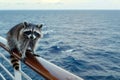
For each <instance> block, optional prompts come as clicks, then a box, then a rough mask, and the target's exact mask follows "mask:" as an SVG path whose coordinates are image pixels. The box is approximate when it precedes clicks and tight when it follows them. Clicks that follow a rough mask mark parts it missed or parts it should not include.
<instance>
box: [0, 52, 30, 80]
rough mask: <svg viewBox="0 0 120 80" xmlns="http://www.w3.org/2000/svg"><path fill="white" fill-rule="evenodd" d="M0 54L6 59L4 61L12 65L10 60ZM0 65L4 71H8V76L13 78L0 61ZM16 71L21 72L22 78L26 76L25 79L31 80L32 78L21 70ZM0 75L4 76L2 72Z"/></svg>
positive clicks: (0, 54)
mask: <svg viewBox="0 0 120 80" xmlns="http://www.w3.org/2000/svg"><path fill="white" fill-rule="evenodd" d="M0 56H1V57H2V58H3V59H4V60H6V61H7V62H8V63H9V64H10V65H11V66H12V64H11V62H10V60H9V59H7V58H6V57H5V56H4V55H3V54H2V53H0ZM0 66H1V67H2V68H3V69H4V70H5V71H6V73H8V75H10V76H11V77H12V79H15V77H14V76H13V75H12V74H11V73H10V72H9V71H8V70H7V69H6V68H5V67H4V66H3V65H2V64H1V63H0ZM18 72H19V73H21V74H22V76H23V77H24V78H26V79H27V80H32V79H31V78H30V77H29V76H28V75H27V74H26V73H24V72H23V71H22V70H19V71H18ZM0 76H1V77H2V78H4V77H3V76H2V74H1V75H0Z"/></svg>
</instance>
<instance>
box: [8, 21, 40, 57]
mask: <svg viewBox="0 0 120 80" xmlns="http://www.w3.org/2000/svg"><path fill="white" fill-rule="evenodd" d="M41 26H42V25H41ZM26 31H31V34H30V35H29V36H33V35H34V33H32V32H37V33H38V34H39V35H40V36H35V37H34V38H33V39H31V38H30V37H29V36H28V35H27V34H25V33H24V32H26ZM40 37H41V27H38V25H35V24H32V23H27V22H24V23H20V24H18V25H16V26H14V27H13V28H12V29H10V30H9V31H8V33H7V41H8V46H9V48H10V50H13V49H15V48H16V49H18V51H19V52H20V53H21V54H22V58H25V52H26V50H27V49H28V48H30V50H31V51H32V52H33V53H34V50H35V46H36V44H37V42H38V39H39V38H40Z"/></svg>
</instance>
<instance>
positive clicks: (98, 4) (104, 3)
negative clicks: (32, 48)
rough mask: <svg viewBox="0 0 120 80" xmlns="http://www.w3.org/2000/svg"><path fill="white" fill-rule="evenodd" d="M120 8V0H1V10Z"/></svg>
mask: <svg viewBox="0 0 120 80" xmlns="http://www.w3.org/2000/svg"><path fill="white" fill-rule="evenodd" d="M9 9H10V10H11V9H12V10H14V9H15V10H16V9H17V10H18V9H20V10H21V9H22V10H23V9H25V10H26V9H32V10H34V9H39V10H46V9H47V10H49V9H50V10H51V9H55V10H56V9H72V10H73V9H112V10H114V9H120V0H0V10H9Z"/></svg>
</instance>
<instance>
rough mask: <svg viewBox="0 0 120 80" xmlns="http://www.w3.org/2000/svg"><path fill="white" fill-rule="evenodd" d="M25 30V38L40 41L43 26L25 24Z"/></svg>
mask: <svg viewBox="0 0 120 80" xmlns="http://www.w3.org/2000/svg"><path fill="white" fill-rule="evenodd" d="M24 26H25V28H24V30H23V36H24V37H25V38H27V39H31V40H34V39H38V38H40V37H41V35H42V34H41V28H42V25H35V24H31V23H29V24H28V23H24Z"/></svg>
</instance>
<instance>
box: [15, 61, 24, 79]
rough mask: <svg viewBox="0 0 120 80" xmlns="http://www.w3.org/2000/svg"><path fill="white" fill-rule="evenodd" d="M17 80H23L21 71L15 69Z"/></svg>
mask: <svg viewBox="0 0 120 80" xmlns="http://www.w3.org/2000/svg"><path fill="white" fill-rule="evenodd" d="M19 70H20V71H21V62H20V61H19ZM14 76H15V80H22V75H21V73H20V72H19V71H17V70H15V69H14Z"/></svg>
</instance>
